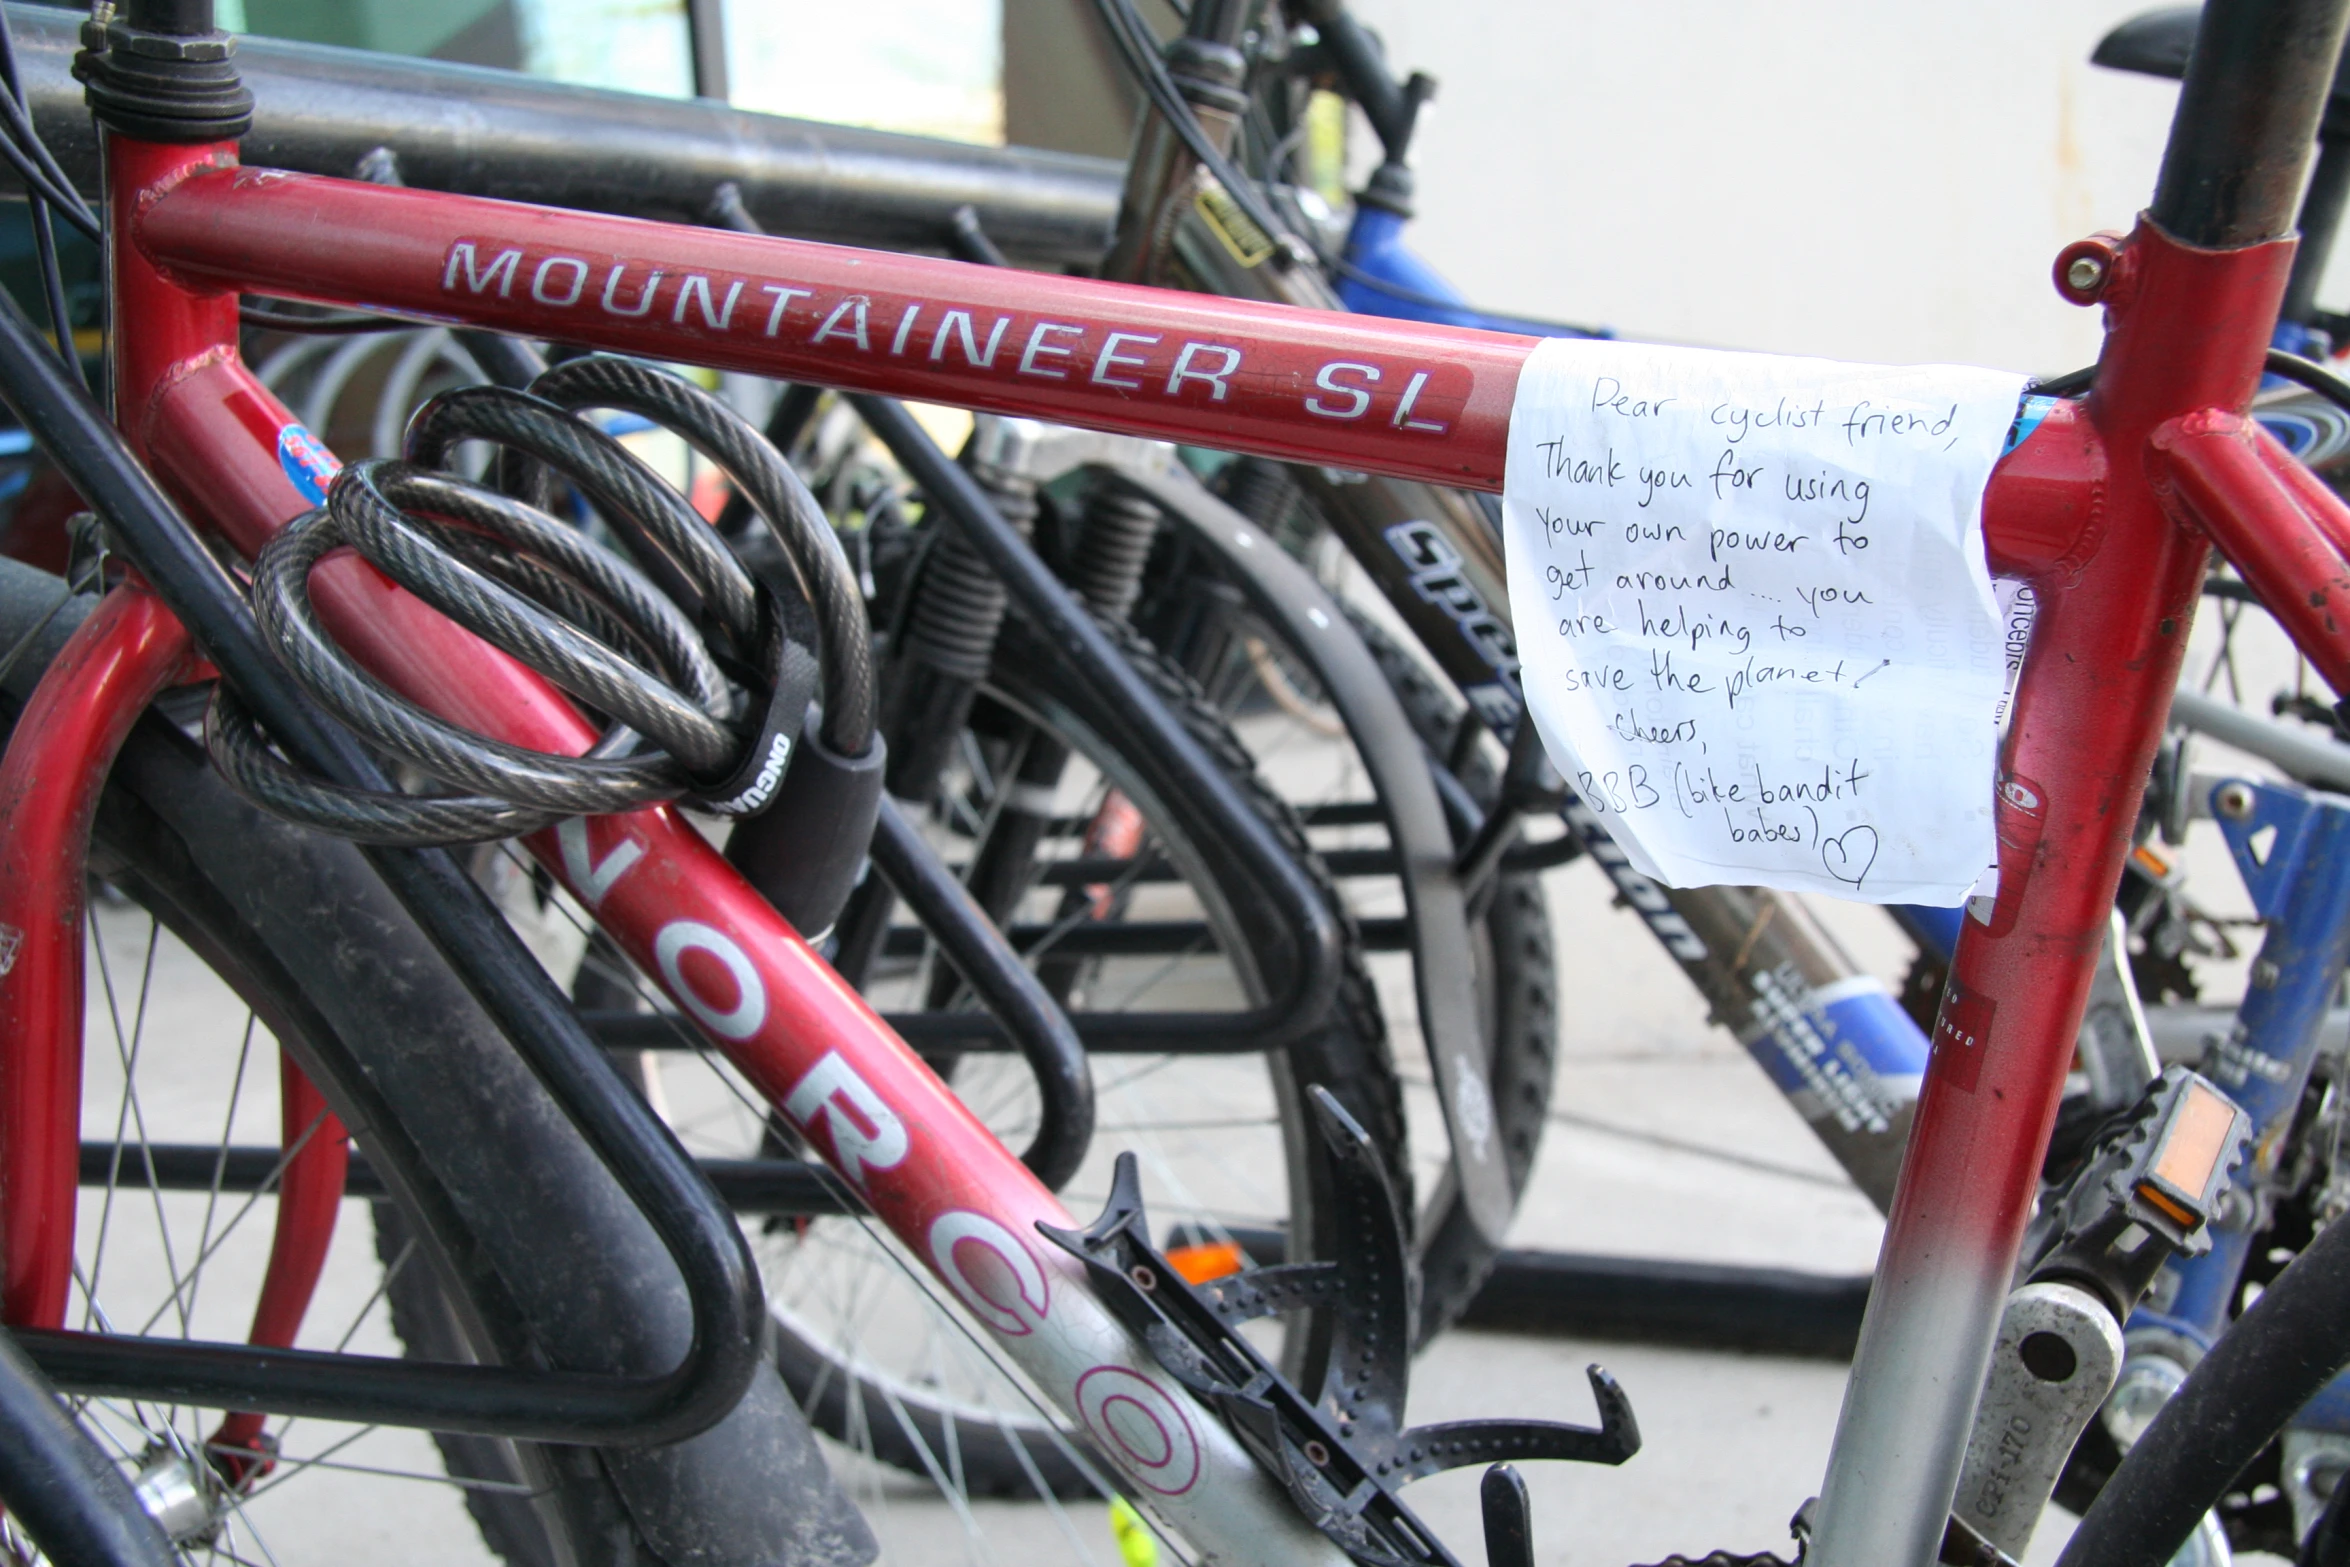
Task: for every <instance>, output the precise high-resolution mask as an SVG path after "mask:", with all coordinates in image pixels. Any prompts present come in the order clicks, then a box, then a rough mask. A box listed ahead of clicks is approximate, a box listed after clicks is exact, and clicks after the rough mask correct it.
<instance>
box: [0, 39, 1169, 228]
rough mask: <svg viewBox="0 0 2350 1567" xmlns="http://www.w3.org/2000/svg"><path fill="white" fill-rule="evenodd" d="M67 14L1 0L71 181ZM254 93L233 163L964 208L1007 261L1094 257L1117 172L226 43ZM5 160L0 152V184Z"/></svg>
mask: <svg viewBox="0 0 2350 1567" xmlns="http://www.w3.org/2000/svg"><path fill="white" fill-rule="evenodd" d="M87 14H88V7H86V6H85V7H83V8H82V10H81V12H80V13H76V12H74V11H71V10H58V9H53V8H50V7H46V6H30V5H11V6H9V7H8V22H9V27H10V29H11V30H12V32H13V33H14V35H15V39H16V46H17V51H18V61H19V67H20V69H21V71H22V73H23V78H24V87H25V93H26V96H27V98H28V99H29V100H30V103H29V107H30V109H31V112H32V117H33V124H34V127H35V128H36V129H37V130H38V131H39V132H40V134H41V139H42V140H43V141H44V142H45V143H47V145H48V147H49V149H50V151H51V152H52V153H53V154H55V156H56V158H57V161H58V162H59V164H60V165H62V166H63V168H64V170H65V172H66V174H67V175H68V176H69V177H70V178H71V179H72V180H73V181H74V183H75V185H76V186H77V187H79V188H80V189H81V190H82V192H83V193H84V194H86V195H89V196H92V197H95V196H96V195H97V192H98V144H97V140H96V138H95V136H94V135H93V134H92V131H91V125H90V116H89V111H88V110H87V109H86V108H84V107H83V104H82V88H81V84H80V83H78V82H76V81H74V80H73V78H72V77H71V76H70V75H69V74H68V70H67V68H68V66H69V65H70V64H71V61H72V58H73V52H74V50H75V48H76V47H78V37H77V33H76V28H77V26H78V24H79V22H80V21H81V19H82V17H83V16H85V15H87ZM237 66H238V70H239V74H240V75H241V76H242V77H243V78H244V82H245V85H246V86H247V87H248V88H250V89H251V90H252V93H253V100H254V115H253V129H252V131H251V132H250V133H249V134H248V135H247V136H246V138H245V141H244V158H245V161H246V162H248V163H251V164H255V165H257V166H260V167H266V168H273V169H293V170H296V171H298V172H301V173H307V174H334V175H340V176H343V177H345V178H348V177H350V175H351V172H352V170H353V169H354V168H355V167H357V165H358V163H359V160H360V159H361V158H363V157H365V156H367V154H369V153H370V152H372V151H374V150H375V149H376V148H378V147H383V148H386V149H388V150H389V151H390V152H391V153H392V155H393V157H394V158H395V159H396V160H397V162H398V164H399V171H400V178H401V180H402V182H403V183H405V184H408V185H412V186H415V187H417V188H418V189H422V190H443V191H451V192H455V193H457V194H459V195H471V196H496V197H501V198H503V199H505V200H509V201H532V202H541V203H544V204H546V205H548V206H556V207H573V208H577V209H580V210H583V211H590V212H611V213H617V214H621V215H624V216H628V217H640V218H656V219H661V220H664V221H668V222H677V223H700V222H704V221H706V220H707V208H708V205H709V203H710V201H711V199H712V198H713V197H714V196H715V195H716V194H717V192H718V189H719V187H720V186H722V185H725V184H728V183H730V182H731V183H732V184H733V185H734V186H735V187H736V189H737V191H738V192H739V197H740V200H741V201H742V203H743V205H744V207H745V209H746V210H747V211H748V212H749V213H750V215H751V216H752V217H754V218H756V219H757V220H758V221H759V223H760V224H761V225H762V226H764V227H766V228H769V229H771V230H773V231H774V232H776V233H778V234H789V235H792V236H793V237H794V238H799V239H821V240H830V241H834V242H838V243H855V244H864V245H877V246H882V247H884V248H888V249H897V250H923V251H929V252H932V253H934V254H937V253H944V252H946V251H948V250H949V248H950V246H951V245H952V243H953V235H954V215H955V213H956V211H957V210H958V209H960V208H963V207H969V208H971V209H972V210H973V212H974V213H975V214H976V215H977V217H978V220H979V221H980V223H982V224H983V225H984V226H985V230H986V232H987V234H988V236H989V237H990V238H991V239H993V240H994V241H995V243H996V244H998V245H1000V246H1001V247H1002V248H1003V249H1004V250H1005V251H1006V252H1007V253H1008V254H1009V255H1010V256H1011V257H1012V259H1013V260H1015V261H1017V262H1021V263H1023V264H1027V265H1041V266H1060V265H1063V264H1067V263H1072V262H1074V263H1079V264H1083V263H1086V262H1090V261H1094V260H1098V259H1099V258H1100V256H1101V254H1102V252H1104V251H1105V250H1107V249H1108V248H1109V244H1110V228H1111V225H1112V224H1113V223H1114V222H1115V221H1116V220H1117V213H1118V189H1119V181H1120V179H1121V177H1122V176H1123V173H1124V169H1123V166H1122V165H1121V164H1119V163H1116V162H1112V161H1110V160H1108V159H1104V158H1086V157H1078V156H1075V155H1073V154H1068V153H1057V152H1045V151H1041V150H1036V149H1030V148H1007V147H978V146H969V145H966V144H963V143H960V142H950V141H940V140H935V139H932V138H930V137H924V136H903V135H896V134H892V133H890V132H886V131H871V130H860V129H857V128H854V127H851V126H843V125H821V124H817V123H814V122H812V121H806V120H790V119H784V118H782V117H780V116H777V115H771V114H753V113H750V112H748V111H746V110H741V109H731V108H728V107H727V106H726V105H724V104H721V103H716V102H712V101H710V100H708V99H700V100H677V99H668V98H653V97H647V96H644V95H641V94H637V93H623V92H608V91H604V90H601V89H596V88H588V87H577V86H572V85H569V84H566V83H561V82H551V81H544V80H541V79H539V78H536V77H531V76H524V75H522V74H521V73H519V72H515V71H490V70H483V69H480V68H479V67H475V66H465V65H449V64H446V63H443V62H441V61H437V60H412V59H404V58H400V57H397V56H393V55H385V54H375V53H370V52H366V51H363V50H358V49H336V48H329V47H326V46H324V45H320V44H300V43H288V42H285V41H283V40H279V39H270V38H240V39H238V40H237ZM14 188H16V187H15V176H14V174H13V173H12V172H10V171H8V170H6V168H5V166H0V189H14Z"/></svg>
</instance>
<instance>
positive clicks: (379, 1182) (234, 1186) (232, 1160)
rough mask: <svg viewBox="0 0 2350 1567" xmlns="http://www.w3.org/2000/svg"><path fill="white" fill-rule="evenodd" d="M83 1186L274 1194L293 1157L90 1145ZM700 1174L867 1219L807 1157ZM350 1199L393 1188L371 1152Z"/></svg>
mask: <svg viewBox="0 0 2350 1567" xmlns="http://www.w3.org/2000/svg"><path fill="white" fill-rule="evenodd" d="M81 1163H82V1169H81V1177H82V1179H81V1183H82V1185H84V1186H94V1187H104V1186H114V1187H118V1188H127V1189H130V1190H136V1191H147V1190H154V1191H159V1192H208V1193H209V1192H223V1193H226V1192H237V1193H247V1192H266V1191H270V1190H273V1189H274V1188H275V1187H276V1185H277V1182H278V1179H279V1177H280V1174H281V1172H282V1171H283V1170H284V1168H285V1151H284V1150H283V1149H280V1148H272V1147H268V1146H265V1145H259V1144H236V1143H232V1144H229V1145H228V1146H226V1147H222V1146H219V1145H217V1144H208V1143H148V1144H144V1145H142V1146H141V1147H139V1148H138V1149H137V1150H135V1151H127V1150H123V1149H121V1148H120V1147H118V1145H116V1144H113V1143H84V1144H82V1150H81ZM696 1163H697V1168H699V1169H700V1170H701V1172H702V1175H703V1177H704V1178H705V1179H707V1180H708V1181H709V1183H710V1184H711V1186H712V1187H714V1188H716V1190H717V1192H718V1195H719V1196H721V1197H723V1198H725V1199H726V1205H727V1207H728V1208H730V1209H732V1210H733V1211H734V1212H735V1213H737V1214H793V1215H808V1214H837V1213H863V1212H865V1211H866V1209H865V1204H864V1202H863V1201H862V1200H861V1199H860V1198H859V1197H858V1196H857V1194H856V1191H855V1190H854V1189H853V1188H851V1187H850V1186H849V1185H848V1184H847V1183H846V1182H844V1181H842V1180H841V1179H840V1178H839V1177H837V1176H835V1175H834V1174H832V1172H831V1171H829V1170H827V1169H825V1167H824V1166H822V1165H820V1164H811V1163H809V1162H808V1161H806V1160H804V1159H702V1160H698V1161H697V1162H696ZM343 1195H344V1196H345V1197H355V1198H359V1199H361V1200H363V1201H374V1200H377V1199H380V1198H385V1197H389V1196H390V1195H391V1186H390V1183H389V1182H387V1181H386V1180H385V1179H384V1178H383V1176H382V1174H381V1173H379V1172H378V1171H377V1170H376V1169H375V1167H374V1166H373V1165H371V1164H370V1163H369V1162H368V1159H367V1156H366V1155H365V1154H364V1153H357V1154H353V1155H352V1156H351V1164H350V1168H349V1170H348V1171H347V1172H346V1173H345V1175H344V1177H343Z"/></svg>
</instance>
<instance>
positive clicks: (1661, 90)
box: [1350, 0, 2350, 372]
mask: <svg viewBox="0 0 2350 1567" xmlns="http://www.w3.org/2000/svg"><path fill="white" fill-rule="evenodd" d="M1350 3H1352V5H1353V6H1354V8H1355V10H1356V12H1357V14H1359V15H1361V16H1362V17H1363V18H1364V19H1365V20H1366V21H1368V22H1370V23H1371V24H1372V25H1374V26H1375V27H1377V28H1378V29H1379V31H1380V32H1381V34H1382V35H1383V36H1384V37H1385V39H1386V41H1387V46H1388V57H1389V59H1390V60H1391V61H1393V62H1395V63H1396V64H1397V66H1398V67H1399V69H1410V68H1415V67H1416V68H1418V69H1422V70H1426V71H1428V72H1429V73H1430V74H1432V75H1434V76H1435V77H1436V78H1437V79H1438V81H1439V83H1440V84H1441V89H1440V92H1439V94H1438V97H1437V100H1436V102H1435V103H1434V104H1433V105H1432V106H1431V107H1430V109H1429V111H1428V113H1427V117H1426V118H1425V119H1424V120H1423V122H1422V129H1421V132H1420V136H1419V139H1418V141H1417V142H1416V144H1415V151H1414V158H1413V162H1414V164H1415V166H1416V167H1417V169H1418V170H1419V174H1420V190H1421V200H1420V221H1419V223H1418V224H1417V225H1416V226H1415V228H1414V230H1413V243H1414V244H1415V246H1416V247H1417V248H1418V249H1419V250H1420V251H1421V252H1422V254H1424V255H1426V256H1427V257H1428V258H1429V259H1430V260H1431V261H1433V262H1435V263H1436V264H1437V265H1438V266H1439V267H1441V268H1442V269H1444V270H1445V271H1446V272H1447V273H1448V274H1449V275H1450V276H1451V277H1452V278H1453V279H1454V281H1456V282H1457V283H1459V284H1460V285H1461V286H1462V287H1463V288H1464V289H1466V290H1467V291H1468V292H1469V294H1470V296H1471V297H1472V298H1474V299H1475V300H1477V301H1478V302H1479V303H1480V304H1484V305H1487V306H1488V307H1491V308H1500V309H1514V310H1521V311H1525V312H1528V313H1532V314H1544V315H1549V316H1552V317H1554V318H1559V319H1565V320H1571V321H1600V322H1606V323H1608V324H1611V325H1613V326H1615V327H1616V328H1618V329H1619V330H1620V331H1623V332H1624V333H1626V334H1627V335H1637V336H1643V337H1656V338H1668V339H1674V340H1683V341H1690V342H1702V343H1710V344H1717V345H1721V346H1724V347H1746V348H1760V349H1768V350H1773V351H1777V352H1783V353H1784V352H1805V353H1816V354H1823V355H1829V356H1834V357H1843V358H1853V359H1873V360H1884V361H1891V362H1913V361H1920V360H1936V359H1948V360H1958V361H1965V362H1970V363H1977V364H1987V365H1996V366H2000V367H2003V368H2011V369H2016V370H2025V371H2039V372H2055V371H2062V370H2068V369H2071V368H2073V367H2075V366H2078V365H2082V364H2086V363H2088V362H2089V360H2090V359H2091V358H2092V357H2094V355H2095V352H2096V343H2097V332H2098V328H2097V322H2096V314H2095V312H2093V311H2084V310H2079V309H2076V308H2074V307H2072V306H2069V305H2067V304H2065V303H2064V302H2063V301H2061V300H2059V299H2058V298H2057V297H2056V294H2055V291H2054V290H2053V289H2052V288H2051V287H2050V285H2049V266H2050V263H2051V261H2052V260H2053V259H2054V257H2055V255H2056V252H2057V250H2058V249H2059V248H2060V247H2062V246H2063V245H2065V244H2066V243H2068V242H2069V241H2071V240H2073V239H2076V238H2078V237H2080V236H2082V235H2084V234H2087V233H2089V232H2091V231H2092V230H2095V229H2100V228H2114V229H2126V228H2127V227H2128V226H2129V225H2130V223H2131V221H2132V220H2133V218H2134V217H2135V215H2136V213H2137V212H2138V210H2139V209H2140V208H2141V207H2143V206H2144V205H2145V204H2146V201H2147V199H2148V198H2149V197H2150V196H2151V195H2152V193H2153V188H2154V176H2155V171H2156V167H2157V164H2158V163H2159V161H2160V158H2161V151H2162V139H2163V135H2164V132H2165V131H2166V130H2167V128H2168V126H2169V122H2170V114H2171V108H2172V104H2173V103H2174V101H2175V99H2176V97H2177V89H2176V87H2175V86H2174V85H2173V84H2171V83H2169V82H2164V81H2157V80H2154V79H2152V78H2147V77H2138V76H2124V75H2121V74H2118V73H2116V72H2113V71H2108V70H2104V69H2102V68H2099V67H2096V66H2092V65H2090V64H2089V63H2088V59H2089V52H2090V50H2091V49H2092V48H2093V47H2094V46H2095V45H2096V42H2097V40H2098V39H2099V38H2100V37H2101V36H2103V34H2104V33H2105V31H2106V30H2107V29H2108V28H2110V27H2111V26H2112V25H2113V24H2115V23H2117V22H2119V21H2121V20H2123V19H2125V18H2127V17H2129V16H2132V15H2135V14H2137V13H2138V12H2140V11H2142V10H2145V9H2148V8H2149V4H2150V3H2151V0H1968V3H1961V4H1940V5H1923V4H1918V3H1915V0H1893V3H1886V0H1787V3H1780V4H1764V3H1755V0H1641V3H1636V4H1628V5H1627V4H1605V5H1603V4H1593V3H1574V4H1567V3H1560V0H1442V3H1432V0H1350ZM1359 129H1360V128H1359V127H1358V130H1359ZM1363 139H1364V140H1365V141H1367V140H1368V138H1367V135H1366V136H1365V137H1364V138H1363ZM2334 270H2335V273H2336V275H2337V276H2338V277H2340V278H2341V279H2342V280H2343V282H2344V283H2345V284H2350V269H2344V268H2336V269H2334ZM2344 292H2350V289H2345V288H2341V287H2337V288H2333V289H2329V290H2328V302H2329V303H2332V302H2333V300H2334V299H2335V298H2336V297H2338V296H2339V295H2340V294H2342V293H2344Z"/></svg>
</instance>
